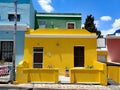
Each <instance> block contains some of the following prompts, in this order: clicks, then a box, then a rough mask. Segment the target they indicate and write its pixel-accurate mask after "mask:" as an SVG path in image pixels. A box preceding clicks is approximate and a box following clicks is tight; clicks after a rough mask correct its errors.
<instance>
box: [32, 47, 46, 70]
mask: <svg viewBox="0 0 120 90" xmlns="http://www.w3.org/2000/svg"><path fill="white" fill-rule="evenodd" d="M35 48H39V49H43V48H42V47H34V48H33V68H34V65H35V64H41V65H42V68H43V64H44V49H43V51H34V49H35ZM34 53H42V54H43V62H42V63H34Z"/></svg>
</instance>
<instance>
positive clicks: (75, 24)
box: [66, 22, 76, 29]
mask: <svg viewBox="0 0 120 90" xmlns="http://www.w3.org/2000/svg"><path fill="white" fill-rule="evenodd" d="M69 23H72V24H74V29H76V23H75V22H66V29H68V24H69Z"/></svg>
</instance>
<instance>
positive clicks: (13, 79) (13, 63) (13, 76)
mask: <svg viewBox="0 0 120 90" xmlns="http://www.w3.org/2000/svg"><path fill="white" fill-rule="evenodd" d="M14 6H15V14H14V31H13V39H14V45H13V60H12V65H13V67H12V83H14V81H15V61H16V31H17V0H14Z"/></svg>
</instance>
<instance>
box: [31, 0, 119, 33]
mask: <svg viewBox="0 0 120 90" xmlns="http://www.w3.org/2000/svg"><path fill="white" fill-rule="evenodd" d="M32 1H33V5H34V8H35V9H36V10H37V11H39V12H53V13H54V12H55V13H81V14H82V24H84V22H85V19H86V17H87V15H90V14H92V15H93V16H94V19H95V24H96V27H97V29H98V30H100V31H101V32H102V34H110V33H113V32H114V31H115V30H117V29H119V28H120V9H119V4H120V0H32Z"/></svg>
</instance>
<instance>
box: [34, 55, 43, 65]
mask: <svg viewBox="0 0 120 90" xmlns="http://www.w3.org/2000/svg"><path fill="white" fill-rule="evenodd" d="M42 61H43V54H42V53H34V63H42Z"/></svg>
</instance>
